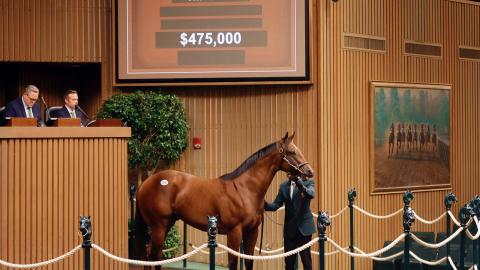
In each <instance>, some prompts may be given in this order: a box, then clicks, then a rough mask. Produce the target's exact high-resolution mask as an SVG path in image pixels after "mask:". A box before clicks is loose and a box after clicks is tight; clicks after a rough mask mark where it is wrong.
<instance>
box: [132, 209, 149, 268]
mask: <svg viewBox="0 0 480 270" xmlns="http://www.w3.org/2000/svg"><path fill="white" fill-rule="evenodd" d="M147 229H148V225H147V223H145V220H144V219H143V217H142V213H141V212H140V208H139V207H138V202H137V211H135V251H136V254H137V256H136V259H138V260H146V259H147V250H146V245H147V241H148V231H147Z"/></svg>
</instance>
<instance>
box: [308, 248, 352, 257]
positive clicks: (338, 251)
mask: <svg viewBox="0 0 480 270" xmlns="http://www.w3.org/2000/svg"><path fill="white" fill-rule="evenodd" d="M343 249H348V247H344V248H343ZM310 253H312V254H313V255H317V256H320V253H319V252H317V251H313V250H312V251H310ZM337 253H340V250H335V251H330V252H325V256H331V255H335V254H337Z"/></svg>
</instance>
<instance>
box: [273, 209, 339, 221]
mask: <svg viewBox="0 0 480 270" xmlns="http://www.w3.org/2000/svg"><path fill="white" fill-rule="evenodd" d="M347 209H348V206H345V207H344V208H343V209H342V210H340V211H339V212H338V213H336V214H335V215H332V216H330V219H334V218H336V217H338V216H340V215H341V214H342V213H343V212H345V211H346V210H347ZM278 210H285V206H282V207H280V208H278V209H277V211H278ZM265 213H267V212H265ZM312 215H313V217H314V218H318V214H315V213H312ZM265 216H266V217H267V218H268V219H269V220H270V221H271V222H273V223H275V224H276V225H283V223H280V222H277V221H276V220H274V219H273V218H272V217H270V216H269V215H268V214H266V215H265Z"/></svg>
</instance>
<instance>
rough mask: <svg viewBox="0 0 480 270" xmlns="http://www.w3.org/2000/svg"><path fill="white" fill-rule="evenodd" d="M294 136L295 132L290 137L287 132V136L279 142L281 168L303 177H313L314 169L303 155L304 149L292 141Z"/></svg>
mask: <svg viewBox="0 0 480 270" xmlns="http://www.w3.org/2000/svg"><path fill="white" fill-rule="evenodd" d="M294 136H295V132H294V133H293V134H292V136H290V137H288V132H287V133H286V134H285V137H283V138H282V139H281V140H280V141H278V143H277V148H278V152H279V153H280V156H281V158H282V164H281V165H280V169H281V170H282V171H285V172H290V173H291V174H293V175H297V176H301V177H302V178H311V177H313V175H314V172H313V169H312V167H310V165H309V164H308V162H307V160H306V159H305V157H304V156H303V154H302V151H300V149H299V148H298V147H297V146H296V145H295V144H294V143H293V142H292V141H293V137H294Z"/></svg>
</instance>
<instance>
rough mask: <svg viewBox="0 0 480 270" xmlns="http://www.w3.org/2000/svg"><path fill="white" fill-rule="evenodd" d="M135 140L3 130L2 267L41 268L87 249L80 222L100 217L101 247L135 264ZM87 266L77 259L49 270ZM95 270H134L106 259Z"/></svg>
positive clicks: (121, 135) (99, 130) (106, 131)
mask: <svg viewBox="0 0 480 270" xmlns="http://www.w3.org/2000/svg"><path fill="white" fill-rule="evenodd" d="M65 120H70V119H65ZM16 121H17V120H14V121H13V123H14V124H15V123H16ZM59 123H60V122H59ZM130 136H131V131H130V128H127V127H93V128H82V127H80V125H78V126H75V127H1V128H0V146H1V147H0V217H1V218H0V255H1V257H0V259H2V260H7V261H10V262H15V263H34V262H39V261H46V260H48V259H51V258H54V257H57V256H59V255H61V254H64V253H66V252H67V251H68V250H70V249H72V248H73V247H75V246H77V245H78V244H80V243H81V242H82V238H81V236H79V230H78V224H79V217H80V215H90V216H91V217H92V222H93V228H94V236H93V237H94V241H95V243H96V244H98V245H99V246H101V247H104V248H106V249H107V250H108V251H110V252H112V253H113V254H116V255H118V256H120V257H124V258H126V257H128V234H127V232H128V222H126V221H127V220H128V215H129V214H128V213H129V204H128V192H127V188H128V147H127V142H128V138H129V137H130ZM7 251H8V253H7ZM94 256H95V255H94ZM82 261H83V254H82V252H77V253H76V254H74V255H72V256H71V257H69V258H67V259H66V260H63V261H60V262H57V263H56V264H54V265H52V266H49V268H48V269H52V270H73V269H81V267H80V265H82ZM91 266H92V269H118V270H128V265H126V264H120V263H118V262H115V261H113V260H109V259H103V258H101V257H100V256H98V257H97V258H95V257H94V259H92V262H91ZM0 269H2V270H3V269H6V268H5V267H3V266H0Z"/></svg>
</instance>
